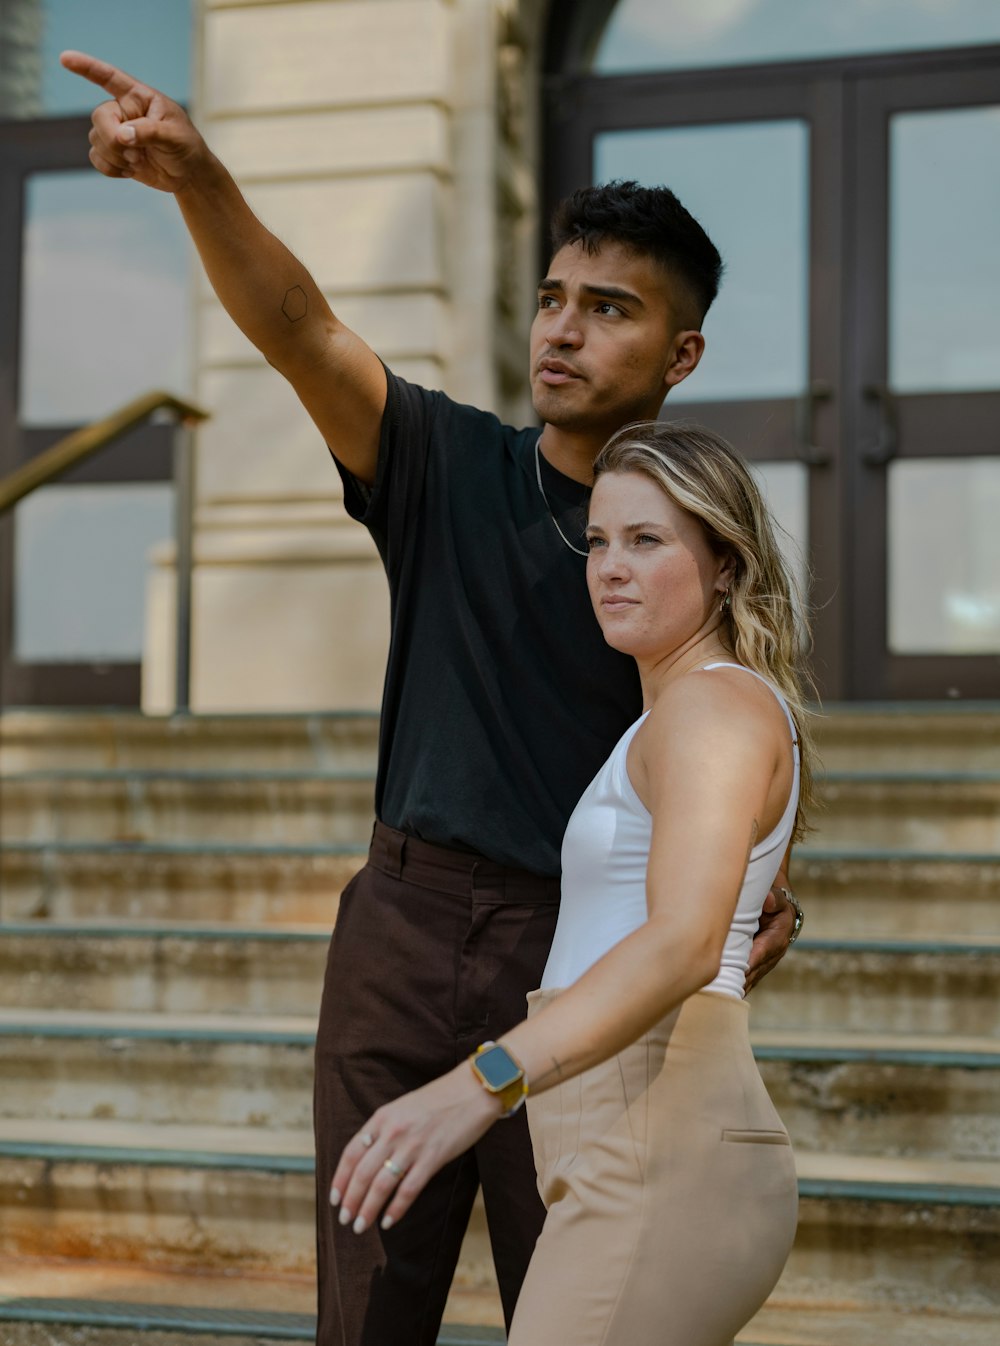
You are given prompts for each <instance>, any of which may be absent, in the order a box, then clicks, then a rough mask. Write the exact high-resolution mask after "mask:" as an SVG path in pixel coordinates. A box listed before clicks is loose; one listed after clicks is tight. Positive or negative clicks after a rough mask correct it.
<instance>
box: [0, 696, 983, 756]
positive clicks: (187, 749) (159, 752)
mask: <svg viewBox="0 0 1000 1346" xmlns="http://www.w3.org/2000/svg"><path fill="white" fill-rule="evenodd" d="M813 729H814V733H815V737H816V741H817V746H818V749H819V753H820V756H821V758H822V761H823V764H824V765H825V767H826V768H827V769H828V770H856V769H862V768H865V769H870V770H927V769H937V770H955V771H965V770H980V771H1000V702H995V701H994V702H942V701H937V702H912V701H897V702H867V703H866V702H847V703H837V702H831V703H829V704H827V705H825V706H824V707H823V709H822V713H821V714H820V715H819V716H817V717H816V718H815V720H814V723H813ZM377 737H378V716H377V714H376V713H375V712H372V711H369V710H358V711H333V712H314V713H303V714H274V715H253V714H248V715H186V716H149V715H143V714H141V713H139V712H133V711H120V710H72V709H70V710H64V709H60V710H44V709H42V710H34V709H16V710H8V711H6V712H5V713H4V714H3V715H2V716H0V773H10V772H20V771H35V770H45V769H49V768H53V767H54V768H67V767H72V768H76V769H97V768H108V767H133V766H140V767H156V768H161V767H166V768H176V767H200V766H211V767H229V766H232V767H240V768H243V769H249V770H253V769H268V768H273V769H278V770H309V769H313V768H316V767H323V768H326V767H330V766H334V765H336V766H340V767H346V766H348V765H350V766H354V767H357V768H360V769H368V768H369V767H371V765H372V764H373V762H374V755H375V749H376V743H377ZM349 757H350V758H352V760H351V761H348V760H347V759H348V758H349Z"/></svg>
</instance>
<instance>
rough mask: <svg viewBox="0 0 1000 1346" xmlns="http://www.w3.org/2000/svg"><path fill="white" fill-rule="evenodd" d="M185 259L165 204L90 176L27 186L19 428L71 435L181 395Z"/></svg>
mask: <svg viewBox="0 0 1000 1346" xmlns="http://www.w3.org/2000/svg"><path fill="white" fill-rule="evenodd" d="M189 257H190V252H189V245H188V240H187V234H186V232H185V230H184V226H183V224H182V223H181V218H180V212H179V211H178V209H177V207H176V205H175V204H174V202H173V201H172V200H171V198H170V197H169V196H167V195H165V194H164V193H162V192H151V191H149V190H147V189H146V188H144V187H139V186H137V185H136V184H135V183H134V182H112V181H109V180H107V179H105V178H102V177H100V176H99V175H98V174H97V173H95V172H94V171H93V170H90V169H87V170H83V171H79V172H72V173H36V174H33V175H32V176H31V177H30V178H29V179H28V182H27V184H26V198H25V232H24V252H23V269H22V297H21V348H20V350H21V356H20V392H19V419H20V422H21V424H22V425H25V426H34V425H50V426H51V425H76V424H79V423H80V422H82V421H90V420H94V419H95V418H97V417H99V416H105V415H107V414H108V412H110V411H113V410H114V409H115V408H116V407H119V406H121V404H122V403H123V402H127V401H128V400H129V399H130V398H132V397H136V396H138V394H140V393H145V392H149V390H150V389H152V388H166V389H167V390H168V391H170V392H176V393H184V392H186V391H187V390H188V388H189V385H190V371H189V354H188V342H187V333H188V322H189V303H188V277H189V273H190V269H191V268H190V262H189Z"/></svg>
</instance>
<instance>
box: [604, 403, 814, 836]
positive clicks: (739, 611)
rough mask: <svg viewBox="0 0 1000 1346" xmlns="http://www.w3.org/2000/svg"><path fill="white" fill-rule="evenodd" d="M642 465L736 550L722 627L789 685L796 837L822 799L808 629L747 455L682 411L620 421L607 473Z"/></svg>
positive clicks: (756, 665) (723, 545) (737, 652)
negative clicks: (816, 788)
mask: <svg viewBox="0 0 1000 1346" xmlns="http://www.w3.org/2000/svg"><path fill="white" fill-rule="evenodd" d="M619 472H640V473H642V474H643V475H644V476H647V477H649V478H651V479H652V480H653V481H654V482H655V483H656V484H657V486H659V487H660V489H661V490H662V491H663V492H664V494H665V495H667V496H668V497H669V498H670V499H671V500H672V501H673V502H674V503H675V504H676V505H678V506H679V507H680V508H681V509H683V510H685V511H686V512H687V513H688V514H691V515H693V517H694V518H696V519H697V520H698V521H699V522H700V523H701V525H702V527H703V528H704V530H705V535H706V538H707V540H708V544H709V546H710V547H711V548H712V550H713V551H714V552H715V553H716V554H717V555H720V556H728V557H731V558H732V561H733V566H734V573H733V577H732V580H731V581H730V587H729V595H728V601H727V602H726V603H725V606H724V607H723V608H722V633H723V635H724V636H725V638H726V641H727V643H728V645H729V647H730V648H731V650H732V652H733V655H734V657H735V658H736V659H737V660H738V661H739V663H741V664H745V665H746V667H747V668H750V669H753V671H754V672H755V673H759V674H761V675H762V676H763V677H765V678H768V679H769V680H770V681H771V682H773V683H774V684H775V685H776V686H777V687H778V688H779V689H780V691H781V693H782V695H783V696H784V698H785V700H786V701H787V702H788V707H789V709H790V711H791V713H792V718H793V719H794V721H795V726H796V729H797V730H798V736H799V755H800V759H801V789H800V794H799V809H798V814H797V816H796V820H795V832H794V835H795V837H796V838H799V837H801V836H802V835H803V833H804V832H805V830H806V823H805V819H806V815H807V813H808V811H809V809H810V808H811V807H812V805H813V804H814V802H815V796H814V792H813V771H812V767H813V759H814V755H815V754H814V750H813V747H812V741H811V735H810V733H809V717H810V713H811V712H810V710H809V706H808V700H807V698H808V696H809V694H810V693H813V692H814V688H813V684H812V680H811V678H810V677H809V674H808V672H807V670H806V666H805V660H806V654H807V651H808V648H809V630H808V624H807V620H806V616H805V606H804V603H803V600H802V595H801V593H800V592H799V586H798V584H797V582H796V580H795V577H794V575H793V574H792V572H791V570H790V569H789V567H788V564H787V563H786V561H785V559H784V557H783V556H782V554H781V551H780V549H779V547H778V543H777V540H776V537H775V529H776V527H777V525H776V524H775V523H774V521H773V520H772V518H771V515H770V513H769V511H768V508H767V505H766V504H765V503H764V498H763V496H762V495H761V492H760V488H759V486H758V485H757V482H756V481H755V479H754V477H753V474H752V473H751V472H750V470H749V468H748V467H747V465H746V463H745V462H744V461H743V459H742V458H740V457H739V455H738V454H737V453H736V452H735V450H734V449H732V448H731V447H730V445H729V444H727V443H726V441H725V440H724V439H722V438H721V437H720V436H719V435H716V434H714V433H713V431H711V430H706V429H705V428H704V427H703V426H700V425H690V424H684V423H681V422H678V421H670V422H664V421H639V422H637V423H636V424H634V425H627V426H625V427H624V429H622V430H619V431H618V433H617V434H616V435H614V436H613V437H612V438H611V439H610V440H609V441H608V443H607V444H606V445H605V446H604V448H603V449H602V450H601V452H600V453H599V454H598V456H597V461H596V462H595V463H594V480H595V482H596V480H597V479H598V477H600V476H603V475H604V474H606V473H619Z"/></svg>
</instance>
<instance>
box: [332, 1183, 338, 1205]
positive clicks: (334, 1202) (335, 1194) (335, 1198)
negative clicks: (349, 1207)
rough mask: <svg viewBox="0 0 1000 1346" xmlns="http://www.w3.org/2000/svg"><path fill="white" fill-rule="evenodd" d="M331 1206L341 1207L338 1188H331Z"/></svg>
mask: <svg viewBox="0 0 1000 1346" xmlns="http://www.w3.org/2000/svg"><path fill="white" fill-rule="evenodd" d="M330 1205H331V1206H339V1205H340V1193H339V1192H338V1191H337V1189H336V1187H331V1188H330Z"/></svg>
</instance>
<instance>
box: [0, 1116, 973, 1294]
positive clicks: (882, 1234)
mask: <svg viewBox="0 0 1000 1346" xmlns="http://www.w3.org/2000/svg"><path fill="white" fill-rule="evenodd" d="M83 1134H85V1135H86V1137H87V1141H88V1143H87V1144H80V1143H79V1142H80V1138H81V1136H82V1135H83ZM308 1148H309V1147H308V1140H307V1138H306V1137H305V1136H302V1135H300V1134H297V1133H294V1132H289V1133H269V1134H266V1135H264V1136H262V1135H260V1134H258V1133H252V1134H249V1135H247V1134H245V1133H241V1132H240V1131H239V1130H238V1129H237V1128H232V1127H229V1128H226V1127H217V1128H198V1129H191V1128H178V1127H162V1126H161V1127H146V1128H140V1127H134V1126H122V1125H115V1124H111V1123H107V1122H104V1123H94V1122H88V1123H87V1124H86V1128H85V1131H84V1130H83V1129H81V1127H80V1124H79V1123H56V1122H51V1121H49V1122H45V1123H34V1124H25V1123H21V1124H20V1126H19V1124H17V1123H10V1122H5V1123H2V1124H0V1210H2V1213H3V1219H2V1221H0V1256H3V1257H7V1258H12V1257H24V1256H31V1255H39V1254H41V1253H43V1252H44V1254H45V1255H46V1256H49V1257H59V1256H65V1255H69V1256H72V1257H76V1258H80V1257H89V1258H95V1259H99V1260H103V1261H119V1262H124V1263H132V1264H136V1263H142V1264H144V1265H159V1266H162V1267H164V1268H166V1267H172V1268H174V1269H182V1268H184V1269H194V1268H196V1267H199V1268H202V1269H212V1270H214V1271H230V1272H232V1273H241V1274H242V1273H245V1272H247V1271H261V1272H267V1273H268V1274H271V1275H275V1274H297V1275H308V1274H309V1268H310V1262H311V1259H312V1256H313V1227H312V1204H313V1182H312V1174H311V1160H310V1158H309V1154H308ZM797 1161H798V1167H799V1188H800V1222H799V1234H798V1238H797V1240H796V1246H795V1250H794V1251H793V1253H792V1257H791V1259H790V1261H789V1265H788V1268H787V1269H786V1272H785V1275H784V1276H783V1277H782V1282H781V1285H780V1286H779V1293H780V1295H781V1296H782V1297H783V1298H785V1299H788V1298H795V1299H796V1300H797V1301H798V1302H799V1303H830V1302H836V1301H837V1300H838V1299H840V1300H841V1301H842V1302H844V1303H848V1304H869V1305H877V1306H880V1307H885V1306H887V1305H890V1304H893V1303H895V1304H901V1305H904V1304H905V1305H907V1306H909V1307H914V1308H916V1307H921V1308H938V1307H940V1308H941V1309H943V1310H946V1311H950V1312H966V1313H970V1314H971V1313H983V1314H985V1313H993V1314H996V1312H997V1311H998V1310H1000V1281H998V1279H997V1277H996V1274H995V1272H996V1264H997V1257H998V1255H1000V1163H985V1162H981V1163H958V1162H955V1161H943V1160H939V1161H926V1160H924V1161H918V1160H914V1159H890V1158H885V1157H881V1156H879V1157H866V1156H847V1155H831V1154H808V1153H800V1154H799V1155H798V1156H797ZM462 1275H463V1277H464V1278H465V1283H466V1284H467V1285H469V1286H470V1287H475V1286H476V1285H477V1284H480V1285H485V1286H488V1285H490V1284H492V1282H493V1275H492V1269H491V1259H490V1254H489V1244H488V1238H487V1236H486V1230H485V1223H484V1221H483V1219H482V1217H481V1213H478V1214H477V1217H476V1219H475V1220H474V1223H473V1226H472V1228H471V1229H470V1233H469V1236H468V1238H467V1240H466V1245H465V1248H464V1249H463V1256H462Z"/></svg>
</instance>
